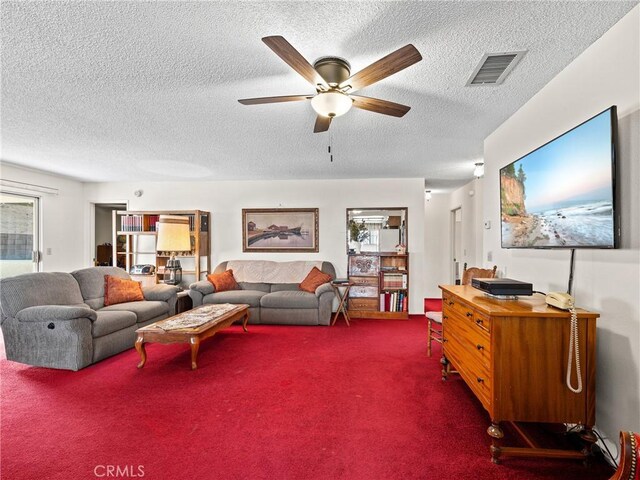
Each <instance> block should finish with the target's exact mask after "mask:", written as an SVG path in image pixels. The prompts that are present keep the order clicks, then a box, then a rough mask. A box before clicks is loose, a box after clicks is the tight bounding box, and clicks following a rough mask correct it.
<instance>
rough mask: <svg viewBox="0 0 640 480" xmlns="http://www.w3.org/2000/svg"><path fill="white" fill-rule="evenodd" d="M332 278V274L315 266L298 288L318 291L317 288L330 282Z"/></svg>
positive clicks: (305, 290) (306, 290)
mask: <svg viewBox="0 0 640 480" xmlns="http://www.w3.org/2000/svg"><path fill="white" fill-rule="evenodd" d="M331 280H332V278H331V275H329V274H327V273H324V272H323V271H321V270H318V267H313V268H312V269H311V271H310V272H309V275H307V278H305V279H304V280H303V281H302V283H301V284H300V285H298V288H300V290H302V291H304V292H309V293H316V288H318V287H319V286H320V285H322V284H323V283H327V282H330V281H331Z"/></svg>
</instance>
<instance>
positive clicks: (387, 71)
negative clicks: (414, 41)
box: [338, 44, 422, 93]
mask: <svg viewBox="0 0 640 480" xmlns="http://www.w3.org/2000/svg"><path fill="white" fill-rule="evenodd" d="M420 60H422V55H420V52H418V50H417V49H416V47H414V46H413V45H411V44H409V45H405V46H404V47H402V48H399V49H398V50H396V51H395V52H393V53H390V54H389V55H387V56H386V57H383V58H381V59H380V60H378V61H377V62H374V63H372V64H371V65H369V66H368V67H365V68H363V69H362V70H360V71H359V72H358V73H355V74H353V75H351V77H349V78H347V79H346V80H345V81H344V82H342V83H341V84H340V85H339V86H338V88H340V89H343V88H346V87H348V86H351V88H350V89H349V90H346V91H347V93H351V92H355V91H356V90H360V89H361V88H364V87H366V86H368V85H371V84H373V83H376V82H378V81H380V80H382V79H383V78H387V77H388V76H390V75H393V74H394V73H398V72H399V71H400V70H404V69H405V68H407V67H410V66H411V65H413V64H414V63H417V62H419V61H420Z"/></svg>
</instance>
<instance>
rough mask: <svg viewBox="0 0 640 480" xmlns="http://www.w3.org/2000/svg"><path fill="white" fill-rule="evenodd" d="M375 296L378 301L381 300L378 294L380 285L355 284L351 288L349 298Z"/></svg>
mask: <svg viewBox="0 0 640 480" xmlns="http://www.w3.org/2000/svg"><path fill="white" fill-rule="evenodd" d="M362 297H364V298H367V297H369V298H371V297H373V298H375V299H376V301H377V302H380V297H379V295H378V287H361V286H356V285H354V286H353V287H351V289H350V290H349V298H362Z"/></svg>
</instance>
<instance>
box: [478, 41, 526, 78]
mask: <svg viewBox="0 0 640 480" xmlns="http://www.w3.org/2000/svg"><path fill="white" fill-rule="evenodd" d="M525 53H526V50H522V51H520V52H507V53H485V54H484V55H483V56H482V58H481V59H480V63H478V66H477V67H476V68H475V69H474V70H473V73H472V74H471V77H469V80H467V87H468V86H469V85H499V84H501V83H502V82H503V81H504V79H505V78H506V77H507V75H509V73H510V72H511V70H513V68H514V67H515V66H516V65H517V64H518V62H519V61H520V59H521V58H522V57H523V56H524V54H525Z"/></svg>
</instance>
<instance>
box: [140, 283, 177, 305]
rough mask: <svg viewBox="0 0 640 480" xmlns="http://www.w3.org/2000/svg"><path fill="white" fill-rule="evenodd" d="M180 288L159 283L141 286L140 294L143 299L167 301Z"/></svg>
mask: <svg viewBox="0 0 640 480" xmlns="http://www.w3.org/2000/svg"><path fill="white" fill-rule="evenodd" d="M179 290H180V289H179V288H178V287H176V286H175V285H167V284H164V283H159V284H157V285H153V286H151V287H143V288H142V294H143V295H144V299H145V300H156V301H161V302H167V301H169V300H170V299H171V297H173V296H175V295H177V294H178V291H179Z"/></svg>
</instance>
